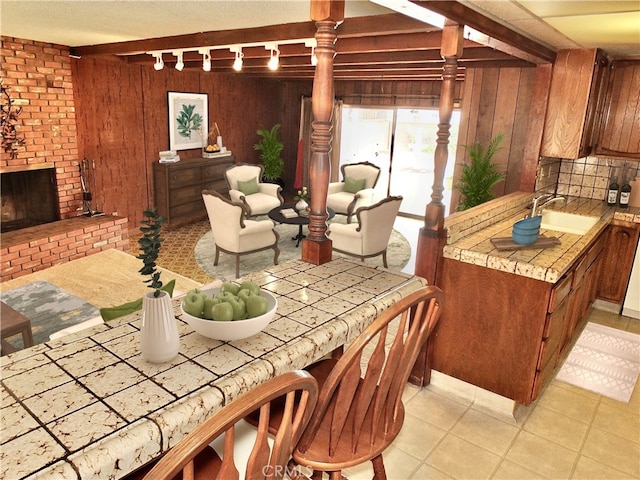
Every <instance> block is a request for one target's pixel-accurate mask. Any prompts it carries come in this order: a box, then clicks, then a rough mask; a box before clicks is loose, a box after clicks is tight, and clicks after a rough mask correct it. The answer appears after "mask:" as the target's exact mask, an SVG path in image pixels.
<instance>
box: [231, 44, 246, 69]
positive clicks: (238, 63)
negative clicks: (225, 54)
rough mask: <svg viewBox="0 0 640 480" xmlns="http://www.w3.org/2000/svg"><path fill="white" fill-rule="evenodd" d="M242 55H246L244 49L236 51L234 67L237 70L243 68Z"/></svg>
mask: <svg viewBox="0 0 640 480" xmlns="http://www.w3.org/2000/svg"><path fill="white" fill-rule="evenodd" d="M242 57H244V53H242V49H241V48H240V49H238V50H237V51H236V59H235V60H234V61H233V69H234V70H235V71H236V72H239V71H240V70H242Z"/></svg>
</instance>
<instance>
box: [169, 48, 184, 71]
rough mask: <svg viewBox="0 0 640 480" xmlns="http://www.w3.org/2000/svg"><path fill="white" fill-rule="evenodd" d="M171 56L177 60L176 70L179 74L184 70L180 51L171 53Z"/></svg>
mask: <svg viewBox="0 0 640 480" xmlns="http://www.w3.org/2000/svg"><path fill="white" fill-rule="evenodd" d="M172 53H173V55H175V57H176V58H177V59H178V60H177V61H176V70H178V71H179V72H181V71H182V69H183V68H184V60H183V58H182V50H177V51H175V52H172Z"/></svg>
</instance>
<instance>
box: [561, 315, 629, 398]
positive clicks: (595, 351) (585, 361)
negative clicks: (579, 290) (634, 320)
mask: <svg viewBox="0 0 640 480" xmlns="http://www.w3.org/2000/svg"><path fill="white" fill-rule="evenodd" d="M639 372H640V335H637V334H634V333H630V332H625V331H623V330H617V329H615V328H611V327H606V326H604V325H598V324H596V323H591V322H589V323H587V326H586V327H585V328H584V330H583V331H582V333H581V334H580V337H579V338H578V341H577V342H576V344H575V345H574V347H573V349H572V350H571V352H570V353H569V356H568V357H567V359H566V360H565V362H564V365H562V368H561V369H560V371H559V372H558V375H557V377H556V378H557V379H558V380H561V381H563V382H566V383H570V384H571V385H575V386H577V387H581V388H584V389H586V390H590V391H592V392H596V393H599V394H600V395H604V396H605V397H609V398H613V399H614V400H618V401H620V402H624V403H629V399H630V398H631V394H632V393H633V389H634V387H635V384H636V381H637V380H638V373H639Z"/></svg>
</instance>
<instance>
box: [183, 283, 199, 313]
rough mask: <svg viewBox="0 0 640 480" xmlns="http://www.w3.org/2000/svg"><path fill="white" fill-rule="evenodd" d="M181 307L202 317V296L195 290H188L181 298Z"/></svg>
mask: <svg viewBox="0 0 640 480" xmlns="http://www.w3.org/2000/svg"><path fill="white" fill-rule="evenodd" d="M182 308H183V309H184V311H185V312H187V313H188V314H189V315H193V316H194V317H200V318H202V312H203V311H204V298H203V296H202V295H200V292H198V291H197V290H190V291H189V292H187V294H186V295H185V297H184V300H182Z"/></svg>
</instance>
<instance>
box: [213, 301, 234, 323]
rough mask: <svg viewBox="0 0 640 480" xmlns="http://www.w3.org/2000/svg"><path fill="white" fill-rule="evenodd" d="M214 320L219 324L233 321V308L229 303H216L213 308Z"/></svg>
mask: <svg viewBox="0 0 640 480" xmlns="http://www.w3.org/2000/svg"><path fill="white" fill-rule="evenodd" d="M212 311H213V319H214V320H217V321H219V322H221V321H224V322H230V321H231V320H233V307H232V306H231V304H230V303H229V302H220V303H216V304H215V305H214V306H213V309H212Z"/></svg>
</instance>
